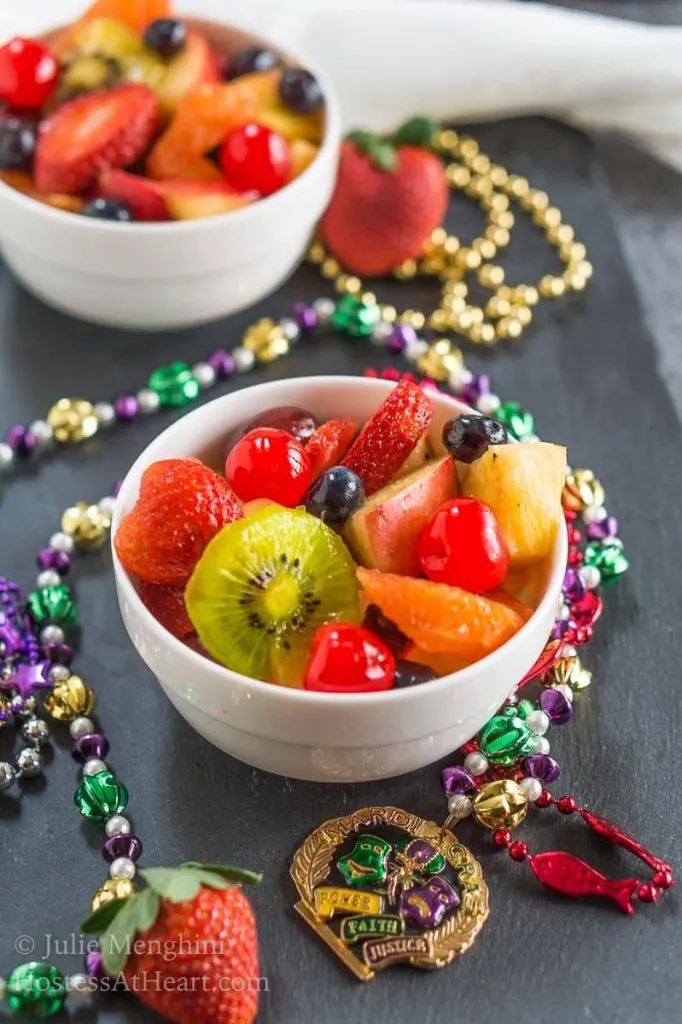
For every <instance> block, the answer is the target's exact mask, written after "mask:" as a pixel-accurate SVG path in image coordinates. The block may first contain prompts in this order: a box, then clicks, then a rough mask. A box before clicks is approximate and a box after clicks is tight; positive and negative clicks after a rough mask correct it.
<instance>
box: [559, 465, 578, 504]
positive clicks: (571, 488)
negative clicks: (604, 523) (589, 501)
mask: <svg viewBox="0 0 682 1024" xmlns="http://www.w3.org/2000/svg"><path fill="white" fill-rule="evenodd" d="M561 505H562V507H563V508H565V509H568V511H569V512H580V511H581V510H582V508H583V502H582V498H581V497H580V492H579V491H578V487H577V485H576V482H575V479H574V477H573V473H572V472H568V473H567V474H566V481H565V483H564V489H563V491H562V492H561Z"/></svg>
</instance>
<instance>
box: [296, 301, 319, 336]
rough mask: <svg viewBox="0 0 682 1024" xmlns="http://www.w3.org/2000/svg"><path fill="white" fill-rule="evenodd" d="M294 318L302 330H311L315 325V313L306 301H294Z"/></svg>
mask: <svg viewBox="0 0 682 1024" xmlns="http://www.w3.org/2000/svg"><path fill="white" fill-rule="evenodd" d="M293 312H294V320H295V321H296V323H297V324H298V326H299V327H300V328H301V330H302V331H312V329H313V327H317V313H316V312H315V310H314V309H313V307H312V306H309V305H308V303H307V302H295V303H294V310H293Z"/></svg>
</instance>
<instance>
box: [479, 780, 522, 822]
mask: <svg viewBox="0 0 682 1024" xmlns="http://www.w3.org/2000/svg"><path fill="white" fill-rule="evenodd" d="M527 811H528V800H527V799H526V795H525V793H524V792H523V790H522V789H521V787H520V786H519V784H518V782H514V780H513V779H497V780H496V781H495V782H486V783H485V784H484V785H483V786H481V788H480V789H479V791H478V793H477V794H476V796H475V797H474V804H473V813H474V818H475V819H476V821H477V822H478V824H479V825H482V826H483V827H484V828H489V829H498V828H509V829H511V828H516V827H517V826H518V825H520V824H521V822H522V821H523V819H524V818H525V817H526V813H527Z"/></svg>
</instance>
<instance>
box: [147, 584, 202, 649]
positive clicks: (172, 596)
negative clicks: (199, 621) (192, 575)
mask: <svg viewBox="0 0 682 1024" xmlns="http://www.w3.org/2000/svg"><path fill="white" fill-rule="evenodd" d="M137 592H138V594H139V595H140V599H141V601H142V603H143V605H144V606H145V608H146V609H147V610H148V611H150V612H151V613H152V615H153V616H154V618H155V619H156V620H157V622H160V623H161V625H162V626H163V628H164V629H167V630H168V632H169V633H172V634H173V636H176V637H177V638H178V640H182V639H183V638H184V637H187V636H190V635H191V634H192V633H193V632H194V626H193V625H192V623H191V622H190V621H189V615H188V614H187V609H186V608H185V588H184V586H182V585H180V586H177V587H176V586H172V587H171V586H168V585H165V586H164V585H160V584H158V583H145V582H144V581H143V582H142V583H140V586H139V587H138V591H137Z"/></svg>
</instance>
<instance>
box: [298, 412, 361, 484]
mask: <svg viewBox="0 0 682 1024" xmlns="http://www.w3.org/2000/svg"><path fill="white" fill-rule="evenodd" d="M357 432H358V424H357V422H356V420H346V419H342V420H328V421H327V422H326V423H323V424H322V426H321V427H318V428H317V430H316V431H315V433H314V434H312V436H311V438H310V440H309V441H308V443H307V445H306V451H307V453H308V456H309V457H310V464H311V466H312V469H313V480H317V478H318V476H321V475H322V473H324V472H325V470H327V469H331V467H332V466H338V464H339V463H340V462H341V459H342V458H343V456H344V455H345V454H346V452H347V451H348V449H349V448H350V444H351V441H352V440H353V438H354V437H355V435H356V434H357Z"/></svg>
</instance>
